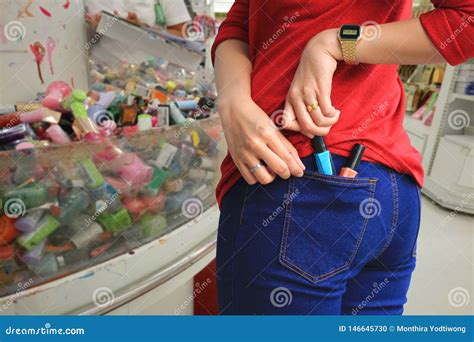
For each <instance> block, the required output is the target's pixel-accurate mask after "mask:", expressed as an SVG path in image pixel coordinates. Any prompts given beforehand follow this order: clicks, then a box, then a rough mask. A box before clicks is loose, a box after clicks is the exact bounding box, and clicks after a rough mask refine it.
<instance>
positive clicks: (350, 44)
mask: <svg viewBox="0 0 474 342" xmlns="http://www.w3.org/2000/svg"><path fill="white" fill-rule="evenodd" d="M356 46H357V41H354V40H341V48H342V56H343V57H344V62H346V63H347V64H351V65H357V64H359V62H358V61H357V57H356Z"/></svg>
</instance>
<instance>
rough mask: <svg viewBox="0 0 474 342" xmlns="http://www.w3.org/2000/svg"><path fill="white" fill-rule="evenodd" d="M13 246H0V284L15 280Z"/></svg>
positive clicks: (7, 283) (10, 282)
mask: <svg viewBox="0 0 474 342" xmlns="http://www.w3.org/2000/svg"><path fill="white" fill-rule="evenodd" d="M16 268H17V266H16V263H15V247H14V246H13V245H8V246H0V284H5V285H9V284H12V283H13V282H14V280H15V272H16Z"/></svg>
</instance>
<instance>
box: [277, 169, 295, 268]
mask: <svg viewBox="0 0 474 342" xmlns="http://www.w3.org/2000/svg"><path fill="white" fill-rule="evenodd" d="M293 185H294V178H293V177H291V178H290V181H289V182H288V194H291V193H292V191H293ZM292 206H293V201H290V203H289V205H288V206H287V207H286V209H285V220H284V221H283V239H282V243H281V246H280V262H283V260H284V259H286V246H287V244H288V229H287V227H288V226H289V225H290V218H289V217H290V215H289V213H290V212H291V207H292Z"/></svg>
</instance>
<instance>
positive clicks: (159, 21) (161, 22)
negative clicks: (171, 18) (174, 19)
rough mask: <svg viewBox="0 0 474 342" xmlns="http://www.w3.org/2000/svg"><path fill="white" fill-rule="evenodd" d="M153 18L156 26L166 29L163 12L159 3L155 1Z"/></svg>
mask: <svg viewBox="0 0 474 342" xmlns="http://www.w3.org/2000/svg"><path fill="white" fill-rule="evenodd" d="M155 17H156V20H155V22H156V24H157V25H158V26H162V27H166V18H165V12H164V11H163V7H161V4H160V1H157V2H156V5H155Z"/></svg>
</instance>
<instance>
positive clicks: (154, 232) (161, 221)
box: [140, 214, 168, 238]
mask: <svg viewBox="0 0 474 342" xmlns="http://www.w3.org/2000/svg"><path fill="white" fill-rule="evenodd" d="M140 226H141V228H142V232H143V235H144V236H145V237H146V238H151V237H157V236H159V235H160V234H161V233H162V232H163V231H164V230H165V229H166V228H167V227H168V223H167V222H166V218H165V217H164V216H162V215H150V214H146V215H143V217H142V218H141V219H140Z"/></svg>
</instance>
